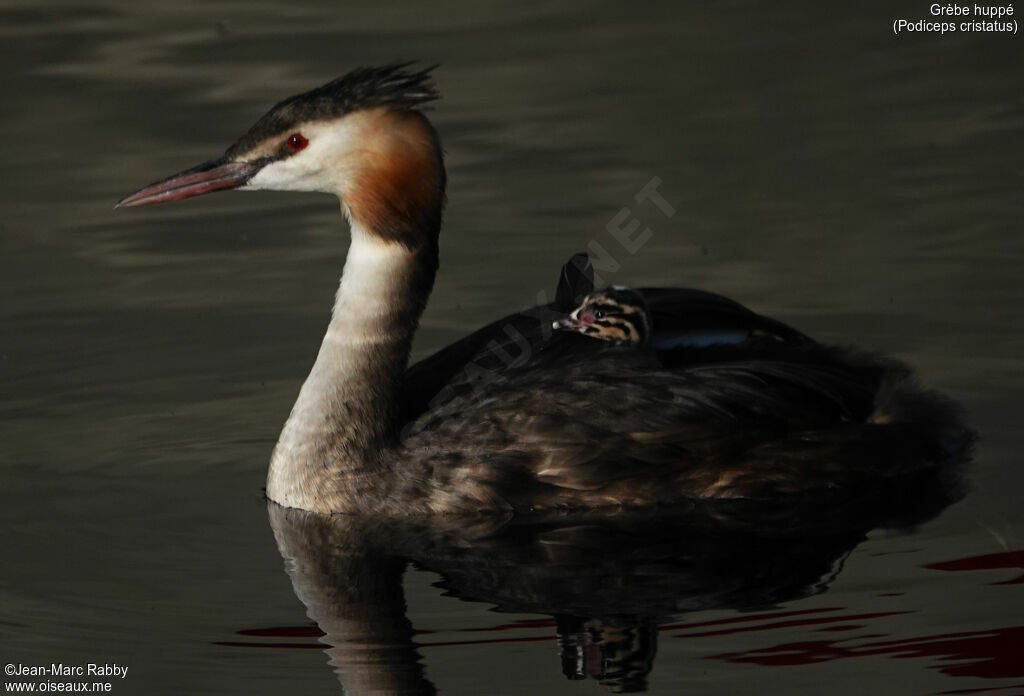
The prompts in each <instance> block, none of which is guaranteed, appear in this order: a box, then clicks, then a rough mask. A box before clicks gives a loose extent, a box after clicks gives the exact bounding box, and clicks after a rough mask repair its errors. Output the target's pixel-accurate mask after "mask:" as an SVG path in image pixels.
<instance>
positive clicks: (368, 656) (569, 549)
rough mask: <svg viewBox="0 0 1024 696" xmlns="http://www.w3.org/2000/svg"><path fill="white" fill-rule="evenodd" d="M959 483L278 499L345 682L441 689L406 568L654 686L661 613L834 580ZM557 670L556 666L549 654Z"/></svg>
mask: <svg viewBox="0 0 1024 696" xmlns="http://www.w3.org/2000/svg"><path fill="white" fill-rule="evenodd" d="M962 494H963V485H962V484H961V480H960V478H959V475H953V474H950V473H949V472H948V471H947V472H945V473H944V475H942V476H934V475H932V476H929V477H928V478H920V479H916V480H910V481H904V482H902V483H901V484H899V485H895V484H894V485H890V486H889V487H888V488H887V489H886V490H885V491H877V490H876V491H866V492H865V493H864V494H863V495H861V496H859V497H856V498H853V499H850V498H846V499H844V501H843V502H840V501H839V500H827V499H817V500H815V501H813V502H804V503H803V504H800V505H794V504H793V502H792V501H788V502H787V503H786V504H783V503H777V504H769V503H764V502H752V501H732V502H729V501H716V502H714V503H713V504H708V503H694V504H692V505H688V506H686V507H681V508H677V509H672V510H664V509H663V510H658V511H651V510H647V511H624V510H623V511H617V512H614V513H609V512H607V511H605V512H603V513H602V514H595V513H590V514H585V515H581V514H572V515H570V514H564V515H548V516H545V517H537V518H512V519H497V518H493V517H481V518H464V517H462V518H443V519H440V520H430V523H429V524H428V523H426V522H422V521H419V522H417V521H410V520H401V519H374V518H367V517H361V516H348V515H334V516H325V515H319V514H316V513H310V512H304V511H301V510H293V509H285V508H281V507H279V506H278V505H276V504H274V503H270V504H269V515H270V523H271V525H272V527H273V529H274V535H275V538H276V539H277V544H278V548H279V549H280V551H281V555H282V556H283V557H284V558H285V561H286V566H287V570H288V574H289V575H290V577H291V579H292V583H293V586H294V588H295V593H296V595H297V596H298V598H299V599H300V600H301V601H302V602H303V604H305V605H306V607H307V610H308V614H309V617H310V618H311V619H313V620H314V621H316V623H317V624H318V625H319V627H320V629H321V630H322V631H323V632H324V634H325V636H324V638H323V639H322V640H323V641H324V642H325V643H326V644H327V645H328V646H329V647H328V648H327V649H326V652H327V653H328V655H329V657H330V662H331V664H332V665H333V667H334V669H335V670H336V672H337V674H338V678H339V680H340V681H341V683H342V686H343V688H344V690H345V692H346V693H349V694H360V695H362V694H432V693H435V689H434V686H433V685H432V684H431V683H430V681H429V680H428V679H427V678H426V677H425V675H424V671H423V667H422V664H421V662H420V659H419V655H418V653H417V650H416V647H415V645H414V643H413V640H412V636H413V628H412V625H411V624H410V622H409V620H408V619H407V618H406V612H405V609H406V607H405V599H404V596H403V592H402V575H403V572H404V570H405V568H406V567H407V566H408V565H409V564H413V565H415V566H416V567H419V568H422V569H425V570H429V571H433V572H435V573H438V574H440V575H441V577H442V581H441V582H440V583H439V586H440V587H442V588H444V589H445V590H446V591H447V593H448V594H451V595H455V596H457V597H459V598H461V599H464V600H471V601H479V602H486V603H488V604H491V605H496V608H497V609H498V610H500V611H509V612H518V613H533V614H546V615H550V616H552V617H554V618H555V621H556V624H557V627H558V634H559V642H560V646H561V651H562V671H563V673H564V674H565V675H566V676H567V677H569V678H570V679H583V678H594V679H597V680H599V681H600V682H601V683H602V684H604V685H605V686H607V687H609V688H610V689H611V690H612V691H615V692H638V691H643V690H645V688H646V684H647V676H648V674H649V673H650V671H651V670H652V668H653V664H654V658H655V653H656V648H657V627H658V625H659V624H661V623H665V622H666V621H668V620H669V619H671V618H673V617H678V616H679V615H680V614H684V613H686V612H688V611H694V610H698V609H741V610H752V609H763V608H768V607H771V606H774V605H777V604H778V603H780V602H783V601H791V600H793V599H797V598H800V597H804V596H808V595H811V594H816V593H819V592H822V591H824V590H825V588H826V587H827V586H828V584H829V583H830V582H831V581H832V580H833V579H834V578H835V577H836V575H837V574H838V573H839V571H840V569H841V566H842V562H841V561H842V559H843V558H844V557H845V556H846V555H847V554H848V553H849V552H850V551H851V550H852V549H853V548H854V547H855V546H857V544H859V543H860V542H861V541H862V540H863V539H864V538H865V535H866V533H867V532H868V531H870V530H871V529H874V528H878V527H884V528H895V529H906V528H910V527H913V526H914V525H916V524H919V523H921V522H923V521H925V520H927V519H929V518H931V517H933V516H934V515H936V514H938V512H939V511H941V510H942V509H943V508H945V507H946V506H947V505H949V504H950V503H951V502H953V501H955V500H956V499H958V498H959V497H961V496H962ZM552 669H555V667H554V665H553V666H552Z"/></svg>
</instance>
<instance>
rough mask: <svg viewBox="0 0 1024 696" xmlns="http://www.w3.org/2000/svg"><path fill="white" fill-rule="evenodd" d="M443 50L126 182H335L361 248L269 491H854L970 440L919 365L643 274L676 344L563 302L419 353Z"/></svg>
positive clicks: (480, 498) (383, 505) (360, 496)
mask: <svg viewBox="0 0 1024 696" xmlns="http://www.w3.org/2000/svg"><path fill="white" fill-rule="evenodd" d="M429 72H430V69H427V70H420V71H413V70H410V69H409V65H408V64H397V65H390V66H386V67H382V68H369V69H367V68H362V69H357V70H354V71H352V72H350V73H349V74H347V75H345V76H343V77H341V78H339V79H337V80H334V81H332V82H329V83H328V84H326V85H323V86H321V87H318V88H316V89H314V90H312V91H309V92H306V93H304V94H300V95H297V96H294V97H291V98H289V99H286V100H284V101H282V102H280V103H279V104H277V105H276V106H274V107H273V108H272V109H271V110H270V111H269V112H268V113H267V114H266V115H264V116H263V117H262V118H260V119H259V120H258V121H257V122H256V123H255V125H253V126H252V128H250V129H249V131H248V132H247V133H246V134H245V135H243V136H242V137H241V138H240V139H239V140H238V141H237V142H236V143H235V144H234V145H232V146H231V147H229V148H228V150H227V151H226V152H225V154H224V155H223V156H221V157H218V158H216V159H214V160H211V161H209V162H206V163H204V164H201V165H199V166H197V167H194V168H192V169H189V170H186V171H183V172H181V173H179V174H176V175H174V176H172V177H170V178H167V179H164V180H163V181H160V182H158V183H155V184H152V185H151V186H148V187H146V188H143V189H141V190H140V191H138V192H136V193H134V194H132V195H130V196H128V197H126V198H124V199H123V200H121V201H120V203H119V204H118V205H119V206H134V205H145V204H149V203H158V202H163V201H173V200H179V199H182V198H188V197H190V196H196V195H200V194H204V193H209V192H211V191H218V190H222V189H234V188H238V189H247V190H254V189H274V190H285V191H319V192H325V193H332V194H335V195H337V196H338V198H339V199H340V201H341V208H342V212H343V214H344V216H345V217H346V218H347V219H348V221H349V223H350V225H351V238H352V241H351V246H350V248H349V252H348V257H347V258H346V260H345V268H344V272H343V275H342V278H341V282H340V286H339V288H338V293H337V296H336V298H335V302H334V310H333V313H332V316H331V320H330V323H329V325H328V327H327V333H326V336H325V337H324V340H323V343H322V345H321V347H320V352H319V354H318V355H317V358H316V362H315V363H314V365H313V368H312V370H311V372H310V374H309V376H308V377H307V379H306V381H305V383H304V384H303V385H302V388H301V390H300V391H299V395H298V399H297V400H296V402H295V406H294V408H293V409H292V412H291V415H290V416H289V417H288V420H287V422H286V423H285V425H284V429H283V431H282V433H281V436H280V439H279V440H278V443H277V446H276V447H275V449H274V452H273V455H272V457H271V462H270V469H269V473H268V476H267V496H268V497H269V498H270V499H271V500H273V501H275V502H277V503H280V504H281V505H284V506H288V507H296V508H303V509H306V510H312V511H316V512H322V513H332V512H359V513H375V514H396V515H413V514H438V513H465V512H480V511H503V512H526V511H531V510H542V509H553V508H570V509H571V508H577V507H599V506H608V505H617V506H621V505H654V504H667V503H676V502H679V501H681V500H683V499H685V498H686V497H688V496H700V497H774V496H781V495H807V494H817V493H820V492H821V491H825V490H838V491H840V492H841V493H842V494H849V493H851V492H852V491H859V490H863V489H864V487H865V486H870V485H875V484H879V483H881V484H882V485H884V484H885V482H886V481H887V480H889V479H891V478H895V477H899V476H903V475H906V474H909V473H912V472H920V471H924V470H931V469H934V468H935V467H937V466H939V465H940V464H941V463H942V462H943V461H947V460H949V459H950V458H955V457H957V456H959V455H961V454H962V453H964V452H965V451H966V447H967V445H968V443H969V441H970V434H969V431H967V430H966V429H964V428H963V427H961V426H960V425H959V424H958V422H957V418H956V416H955V414H954V412H953V409H952V408H951V407H950V406H949V405H948V404H947V402H945V401H944V400H942V399H940V398H938V397H935V396H932V395H929V394H926V393H924V392H921V391H920V390H918V389H916V388H915V387H914V385H913V384H912V382H911V381H910V378H909V371H908V370H907V369H906V368H904V367H902V366H900V365H898V364H896V363H891V362H887V361H884V360H880V359H876V358H871V357H864V356H857V355H853V354H851V353H848V352H845V351H839V350H835V349H830V348H826V347H823V346H820V345H819V344H817V343H815V342H813V341H811V340H810V339H808V338H807V337H805V336H803V335H802V334H800V333H799V332H798V331H795V330H794V329H791V328H789V327H787V326H785V325H784V324H782V323H780V322H777V321H774V320H772V319H768V318H766V317H760V316H758V315H756V314H754V313H753V312H751V311H750V310H747V309H745V308H744V307H742V306H740V305H738V304H736V303H734V302H732V301H730V300H727V299H725V298H722V297H719V296H717V295H713V294H711V293H704V292H701V291H695V290H682V289H654V290H641V292H642V295H643V298H644V300H645V302H646V303H647V307H648V310H649V311H650V316H651V317H652V319H653V324H654V326H655V327H658V328H657V330H656V332H655V335H654V336H653V337H652V344H653V345H654V346H655V348H657V349H658V350H659V355H658V356H657V359H655V358H653V357H652V356H651V355H650V354H649V353H648V352H646V351H622V350H616V349H614V348H613V347H611V346H609V345H607V344H606V343H605V342H602V341H592V340H589V339H587V338H585V337H583V336H579V335H576V334H571V333H559V334H555V335H554V336H552V331H551V315H550V312H551V311H554V308H553V307H550V306H549V307H548V308H541V310H542V311H541V312H540V316H541V317H542V318H541V319H538V315H536V314H534V313H532V312H526V313H521V314H518V315H513V316H510V317H507V318H506V319H504V320H501V321H498V322H495V323H494V324H491V325H490V326H488V327H485V328H484V329H481V330H480V331H478V332H476V333H474V334H472V335H470V336H468V337H466V338H465V339H463V340H461V341H459V342H457V343H455V344H453V345H452V346H449V347H448V348H446V349H444V350H442V351H440V352H439V353H437V354H435V355H434V356H432V357H430V358H428V359H427V360H425V361H423V362H422V363H420V364H419V365H416V366H413V367H412V368H411V369H409V370H408V371H406V365H407V363H408V356H409V349H410V345H411V342H412V337H413V333H414V332H415V329H416V326H417V323H418V321H419V317H420V315H421V313H422V311H423V308H424V306H425V304H426V301H427V297H428V295H429V294H430V290H431V288H432V286H433V283H434V276H435V273H436V270H437V264H438V234H439V232H440V227H441V210H442V207H443V203H444V192H445V169H444V164H443V162H442V155H441V147H440V143H439V141H438V137H437V134H436V133H435V131H434V129H433V128H432V126H431V125H430V123H429V122H428V121H427V119H426V118H425V117H424V116H423V114H422V113H421V112H420V111H419V110H418V109H419V107H421V106H423V105H424V104H426V103H428V102H430V101H433V100H434V99H436V98H437V96H438V95H437V92H436V90H435V88H434V86H433V84H432V83H431V80H430V77H429ZM567 269H568V270H563V277H566V275H568V276H569V277H570V278H571V277H573V276H574V275H575V278H576V280H575V281H572V280H570V281H569V282H568V283H567V285H568V286H569V288H568V289H567V290H565V291H564V292H563V291H562V290H561V289H560V302H561V303H563V304H564V303H566V302H567V301H568V300H567V298H569V297H571V296H578V295H579V293H576V292H574V291H573V290H574V288H573V287H572V286H573V285H574V284H575V285H576V286H578V288H580V289H583V290H585V291H587V292H589V290H590V289H591V288H587V287H585V286H586V285H587V276H586V273H585V272H582V273H581V272H577V271H573V270H572V268H571V267H567ZM574 299H577V300H578V297H575V298H574ZM572 306H573V305H571V304H570V305H569V306H568V307H560V308H559V309H560V310H561V311H563V312H564V311H567V310H568V309H571V308H572ZM545 311H546V312H548V313H547V314H545V313H544V312H545ZM726 344H727V345H726Z"/></svg>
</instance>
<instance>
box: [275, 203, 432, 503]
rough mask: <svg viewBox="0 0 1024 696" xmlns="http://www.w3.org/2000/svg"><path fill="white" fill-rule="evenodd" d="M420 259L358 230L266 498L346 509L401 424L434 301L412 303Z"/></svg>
mask: <svg viewBox="0 0 1024 696" xmlns="http://www.w3.org/2000/svg"><path fill="white" fill-rule="evenodd" d="M416 263H417V259H416V254H415V252H413V251H410V250H409V249H407V248H406V247H404V246H402V245H401V244H397V243H389V242H386V241H383V240H381V239H379V238H378V237H376V236H374V235H372V234H371V233H368V232H367V231H365V230H363V229H361V228H360V227H359V225H358V224H356V223H354V224H353V225H352V244H351V246H350V247H349V251H348V257H347V258H346V259H345V268H344V271H343V274H342V277H341V282H340V284H339V286H338V292H337V295H336V297H335V301H334V309H333V312H332V315H331V321H330V324H329V325H328V327H327V333H326V334H325V336H324V339H323V343H322V344H321V346H320V352H319V353H318V354H317V358H316V362H315V363H314V364H313V369H312V370H311V371H310V373H309V376H308V377H307V378H306V381H305V382H304V383H303V385H302V389H301V390H300V391H299V396H298V399H297V400H296V402H295V406H294V407H293V408H292V411H291V415H290V416H289V417H288V421H287V422H286V423H285V425H284V429H283V430H282V432H281V436H280V438H279V439H278V442H277V446H276V447H275V448H274V453H273V455H272V457H271V461H270V470H269V472H268V475H267V496H268V497H269V498H270V499H271V500H273V501H275V502H277V503H280V504H281V505H284V506H287V507H298V508H304V509H307V510H316V511H320V512H332V511H338V510H344V509H346V508H347V507H349V505H348V504H347V499H348V498H349V497H352V496H355V495H356V494H357V492H358V489H359V487H360V486H359V481H358V480H353V479H359V478H362V477H368V476H369V477H372V476H373V474H374V473H375V472H374V471H373V468H374V467H373V464H374V462H375V461H376V458H377V456H378V454H379V450H380V449H381V448H382V447H383V445H384V443H385V442H386V438H387V436H388V434H389V433H388V429H389V427H390V426H391V425H393V423H391V422H389V420H391V419H393V416H394V413H395V403H394V402H395V400H396V398H397V389H398V386H399V384H400V382H401V379H402V376H403V374H404V371H405V367H406V363H407V361H408V353H409V346H410V344H411V341H412V334H413V333H414V331H415V328H416V321H417V319H418V317H419V313H420V311H422V305H423V302H424V301H425V298H415V297H409V294H410V293H409V288H408V277H409V275H410V273H411V272H414V270H415V264H416Z"/></svg>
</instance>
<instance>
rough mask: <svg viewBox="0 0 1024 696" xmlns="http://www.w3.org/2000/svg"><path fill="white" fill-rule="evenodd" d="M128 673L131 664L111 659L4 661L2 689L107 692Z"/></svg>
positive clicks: (11, 691) (47, 691)
mask: <svg viewBox="0 0 1024 696" xmlns="http://www.w3.org/2000/svg"><path fill="white" fill-rule="evenodd" d="M127 676H128V667H126V666H125V665H119V664H117V663H111V662H104V663H98V662H86V663H84V664H68V663H64V662H51V663H50V664H45V665H30V664H24V663H21V662H8V663H7V664H6V665H4V689H3V693H12V694H15V693H106V692H110V691H113V690H114V685H115V684H116V683H117V682H118V681H120V680H123V679H124V678H126V677H127Z"/></svg>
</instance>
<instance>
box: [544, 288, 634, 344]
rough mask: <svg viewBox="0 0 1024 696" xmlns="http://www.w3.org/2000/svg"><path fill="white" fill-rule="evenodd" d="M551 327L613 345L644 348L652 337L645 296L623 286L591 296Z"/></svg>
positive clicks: (606, 289)
mask: <svg viewBox="0 0 1024 696" xmlns="http://www.w3.org/2000/svg"><path fill="white" fill-rule="evenodd" d="M551 326H552V328H554V329H555V330H558V331H575V332H576V333H579V334H583V335H584V336H589V337H591V338H597V339H600V340H602V341H609V342H611V343H613V344H616V345H627V346H643V345H647V344H648V343H649V342H650V336H651V317H650V314H648V312H647V303H646V302H644V296H643V295H641V294H640V292H639V291H637V290H634V289H632V288H627V287H623V286H613V287H610V288H605V289H604V290H600V291H598V292H592V293H590V294H589V295H587V296H586V297H584V298H583V302H582V303H581V304H580V306H579V307H577V308H576V309H574V310H573V311H572V312H570V313H569V315H568V316H566V317H564V318H562V319H559V320H557V321H555V322H552V325H551Z"/></svg>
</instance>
